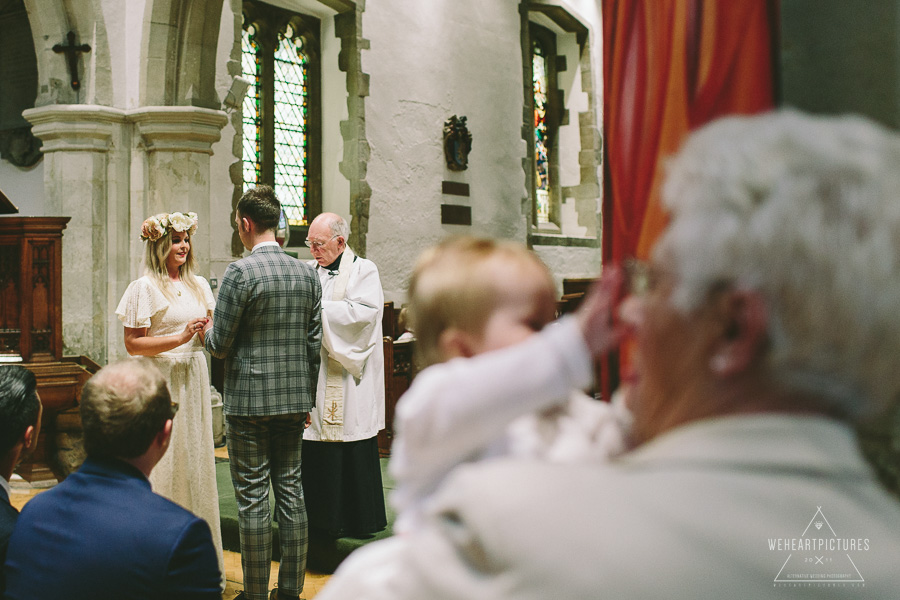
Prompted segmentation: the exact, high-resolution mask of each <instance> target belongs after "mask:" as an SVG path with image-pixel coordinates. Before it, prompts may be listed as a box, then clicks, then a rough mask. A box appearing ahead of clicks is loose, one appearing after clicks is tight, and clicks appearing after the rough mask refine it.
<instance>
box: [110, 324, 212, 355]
mask: <svg viewBox="0 0 900 600" xmlns="http://www.w3.org/2000/svg"><path fill="white" fill-rule="evenodd" d="M207 321H209V317H197V318H196V319H191V320H190V321H188V322H187V324H186V325H185V326H184V331H182V332H181V333H175V334H172V335H164V336H152V335H147V328H146V327H126V328H125V350H127V351H128V354H130V355H132V356H156V355H157V354H159V353H160V352H166V351H167V350H172V349H173V348H177V347H178V346H181V345H182V344H186V343H188V342H190V341H191V339H192V338H193V337H194V335H195V334H197V333H199V334H200V339H201V340H202V339H203V327H204V326H205V325H206V322H207Z"/></svg>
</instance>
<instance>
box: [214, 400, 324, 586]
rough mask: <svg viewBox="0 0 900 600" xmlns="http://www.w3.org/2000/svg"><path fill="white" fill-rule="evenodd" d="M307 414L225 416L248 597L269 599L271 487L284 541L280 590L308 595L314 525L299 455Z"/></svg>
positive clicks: (242, 564) (279, 577) (282, 541)
mask: <svg viewBox="0 0 900 600" xmlns="http://www.w3.org/2000/svg"><path fill="white" fill-rule="evenodd" d="M305 421H306V413H299V414H292V415H278V416H269V417H235V416H228V417H226V422H227V424H228V432H227V438H226V439H227V441H228V458H229V461H230V463H231V482H232V484H233V485H234V496H235V499H236V500H237V505H238V527H239V529H240V534H241V567H242V568H243V571H244V593H245V594H246V596H247V598H249V599H250V600H267V598H268V593H269V589H268V587H269V573H270V569H271V562H272V522H271V517H270V509H269V482H270V480H271V483H272V488H273V491H274V492H275V514H276V518H277V519H278V531H279V537H280V542H281V564H280V567H279V569H278V588H279V589H280V590H283V593H284V594H285V595H288V596H292V595H293V596H296V595H298V594H300V592H302V591H303V581H304V579H305V576H306V554H307V551H308V547H309V526H308V523H307V519H306V505H305V503H304V501H303V484H302V483H301V479H300V462H301V461H300V450H301V447H302V445H301V442H302V438H303V425H304V423H305Z"/></svg>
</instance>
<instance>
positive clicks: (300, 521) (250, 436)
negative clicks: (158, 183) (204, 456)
mask: <svg viewBox="0 0 900 600" xmlns="http://www.w3.org/2000/svg"><path fill="white" fill-rule="evenodd" d="M280 215H281V204H280V203H279V202H278V200H277V198H276V197H275V192H274V191H273V190H272V188H270V187H269V186H265V185H260V186H257V187H255V188H252V189H250V190H247V192H245V193H244V195H243V196H242V197H241V199H240V201H238V205H237V211H236V215H235V223H236V224H237V228H238V234H239V235H240V237H241V242H243V244H244V247H245V248H247V249H248V250H250V251H251V253H250V256H247V257H246V258H242V259H240V260H238V261H236V262H234V263H232V264H230V265H229V266H228V268H227V269H226V270H225V275H223V277H222V287H221V289H220V290H219V296H218V299H217V302H216V310H215V313H214V314H213V319H212V321H211V323H208V324H207V326H206V329H205V343H206V349H207V350H209V353H210V354H212V355H213V356H215V357H217V358H222V359H225V390H224V392H225V393H224V396H225V417H226V423H227V425H228V429H227V439H228V458H229V460H230V462H231V480H232V483H233V484H234V495H235V498H236V499H237V503H238V525H239V528H240V535H241V564H242V566H243V571H244V591H243V592H241V594H239V595H238V596H237V598H238V599H241V598H246V599H249V600H266V594H267V592H268V583H269V569H270V565H271V559H272V524H271V521H270V516H269V481H270V478H271V483H272V487H273V489H274V492H275V513H276V516H277V519H278V528H279V533H280V538H281V565H280V567H279V570H278V589H277V590H273V592H272V595H271V598H272V599H277V600H286V599H288V598H291V599H294V598H298V596H299V594H300V592H301V591H302V590H303V580H304V576H305V572H306V552H307V546H308V526H307V518H306V507H305V505H304V502H303V488H302V485H301V482H300V481H301V480H300V449H301V438H302V437H303V428H304V424H305V423H306V418H307V414H308V413H309V411H310V409H311V408H312V406H313V403H314V401H315V393H316V379H317V377H318V372H319V349H320V347H321V342H322V326H321V318H320V316H319V313H320V310H321V297H322V290H321V287H320V284H319V278H318V277H317V276H316V273H315V271H314V270H313V269H312V267H310V266H308V265H306V264H304V263H302V262H300V261H299V260H297V259H295V258H291V257H290V256H288V255H287V254H285V253H284V252H283V251H282V249H281V248H280V247H279V245H278V242H276V241H275V228H276V227H277V226H278V219H279V217H280ZM304 366H305V368H303V367H304Z"/></svg>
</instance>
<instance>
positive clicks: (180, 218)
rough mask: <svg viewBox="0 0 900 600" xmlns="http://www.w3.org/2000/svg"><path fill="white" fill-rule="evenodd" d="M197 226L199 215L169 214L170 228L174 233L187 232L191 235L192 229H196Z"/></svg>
mask: <svg viewBox="0 0 900 600" xmlns="http://www.w3.org/2000/svg"><path fill="white" fill-rule="evenodd" d="M196 226H197V215H196V214H194V213H188V214H184V213H180V212H175V213H171V214H169V227H170V228H171V229H172V231H180V232H184V231H187V232H188V233H191V229H195V228H196Z"/></svg>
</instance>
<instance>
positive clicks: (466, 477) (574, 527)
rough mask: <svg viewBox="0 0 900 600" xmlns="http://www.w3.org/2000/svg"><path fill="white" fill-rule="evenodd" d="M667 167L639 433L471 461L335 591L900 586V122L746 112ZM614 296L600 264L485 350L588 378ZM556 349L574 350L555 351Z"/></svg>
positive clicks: (641, 333)
mask: <svg viewBox="0 0 900 600" xmlns="http://www.w3.org/2000/svg"><path fill="white" fill-rule="evenodd" d="M669 166H670V168H669V172H668V178H667V182H666V185H665V187H664V192H663V197H664V199H665V201H666V204H667V207H668V209H669V210H670V211H671V221H670V223H669V226H668V228H667V229H666V231H665V233H664V234H663V236H662V238H661V239H660V241H659V243H658V244H657V246H656V248H655V250H654V253H653V262H652V264H651V265H650V266H649V270H648V271H646V272H645V274H646V275H647V276H646V277H644V278H642V280H643V282H644V284H645V285H641V286H635V287H634V288H633V289H634V291H638V290H643V293H642V294H641V295H640V296H638V295H633V296H631V297H630V298H629V299H628V300H626V303H627V305H626V306H623V307H622V310H621V311H620V313H621V314H622V315H623V316H625V315H627V319H628V325H629V326H630V328H631V329H630V333H631V334H632V335H633V336H634V345H635V357H634V374H633V375H631V376H630V377H629V380H630V382H631V391H630V393H629V394H628V396H627V398H626V401H627V403H628V405H629V408H630V409H631V411H632V413H633V419H634V420H633V424H632V441H633V442H635V443H636V447H634V449H632V450H630V451H628V452H625V453H624V454H622V455H621V456H620V457H619V458H617V459H615V460H613V461H611V462H603V461H585V462H583V463H580V464H565V465H559V464H553V463H550V462H547V461H544V460H539V459H498V460H495V461H492V462H484V463H480V464H475V465H471V466H463V467H460V468H459V469H457V470H456V472H455V473H454V474H453V475H451V476H450V477H448V479H447V481H446V482H445V483H444V484H443V485H442V487H441V489H440V490H439V491H438V492H437V495H436V497H435V498H434V501H433V502H432V503H431V504H429V507H428V512H427V513H426V514H425V515H424V517H423V520H422V521H421V525H420V526H419V527H418V528H417V529H415V530H412V531H410V532H408V533H407V534H405V535H402V536H398V537H396V538H393V539H389V540H385V541H383V542H377V543H375V544H370V545H369V546H366V547H365V548H363V549H361V550H360V551H358V552H357V553H354V554H353V555H352V556H351V557H350V558H349V559H348V560H347V561H346V562H345V563H344V564H343V565H342V566H341V567H340V569H338V571H337V573H336V574H335V575H334V576H333V577H332V579H331V581H330V582H329V584H328V586H326V587H325V589H324V590H323V591H322V592H321V593H320V595H319V596H317V600H334V599H336V598H353V599H354V600H358V599H365V598H392V599H410V600H411V599H422V598H428V599H429V600H444V599H450V598H460V599H463V598H465V599H471V598H482V599H507V598H509V599H513V598H515V599H516V600H545V599H546V598H563V599H565V598H573V599H575V598H578V599H581V598H666V599H673V598H685V599H687V598H691V599H696V598H730V597H739V598H742V599H763V598H781V599H784V598H809V599H812V598H837V597H841V598H847V597H856V596H857V595H859V597H866V598H894V597H896V596H897V583H898V575H897V567H896V557H897V556H900V505H898V504H897V502H896V500H895V499H894V498H892V497H891V496H889V495H888V494H887V493H886V491H885V490H884V489H883V488H882V487H881V486H880V485H879V483H878V482H877V481H876V480H875V478H874V477H873V475H872V472H871V469H870V468H869V467H868V465H867V464H866V462H865V461H864V459H863V458H862V456H861V455H860V452H859V449H858V447H857V443H856V439H855V436H854V431H853V428H852V426H851V423H852V422H853V420H854V419H857V418H859V417H860V416H862V415H865V414H872V413H876V412H877V411H879V410H880V409H882V408H883V407H884V406H886V405H887V404H888V403H890V402H893V401H896V398H898V397H900V369H898V368H897V364H896V363H897V357H898V356H900V319H898V318H897V315H898V314H900V260H898V259H897V257H898V256H900V203H898V202H897V199H896V196H897V190H900V137H898V136H897V134H895V133H892V132H889V131H887V130H885V129H883V128H881V127H879V126H877V125H875V124H873V123H871V122H868V121H866V120H863V119H860V118H847V117H844V118H813V117H807V116H803V115H801V114H799V113H795V112H782V113H774V114H769V115H763V116H758V117H739V118H729V119H724V120H722V121H721V122H717V123H714V124H711V125H709V126H707V127H705V128H703V129H701V130H699V131H698V132H696V133H694V134H693V135H692V137H691V138H690V139H689V140H688V142H687V143H686V145H685V146H684V148H683V149H682V150H681V151H680V152H679V154H678V155H677V156H676V157H675V158H674V160H673V161H672V162H671V163H670V165H669ZM604 279H607V278H606V277H604ZM615 297H616V294H615V286H610V285H609V284H608V282H607V285H602V283H601V286H600V287H598V288H596V289H595V290H594V291H593V292H592V293H591V294H589V295H588V297H587V298H586V299H585V301H584V303H583V305H582V307H581V308H580V309H579V311H578V312H577V313H576V315H575V317H574V318H570V319H564V320H563V322H561V323H560V324H559V325H557V326H556V327H548V328H547V329H546V330H545V331H544V332H541V333H539V334H537V335H535V336H532V337H531V338H530V339H529V340H528V341H526V342H524V343H523V344H521V345H519V346H516V347H512V348H509V349H505V350H498V351H496V352H491V353H486V354H484V355H483V356H481V357H476V358H473V359H470V360H469V363H470V364H471V365H472V367H471V368H472V369H482V370H489V369H487V367H490V368H491V369H493V376H494V377H495V378H496V379H497V380H502V381H503V382H504V383H505V384H506V385H507V386H509V387H510V388H512V390H511V391H509V393H510V394H511V395H514V394H515V393H516V391H520V392H521V393H522V394H523V395H524V394H525V393H526V392H527V391H528V388H529V386H535V385H537V384H538V383H540V382H538V381H535V378H536V377H537V378H539V379H541V378H546V379H548V380H556V379H560V380H565V379H567V378H575V379H577V378H579V377H584V376H585V374H586V373H587V372H588V371H589V370H590V368H591V367H590V364H589V361H587V360H584V357H585V356H586V355H587V356H591V357H593V358H596V357H598V356H600V355H602V354H603V353H604V352H605V351H607V350H608V349H609V347H610V345H611V344H610V340H611V339H615V337H616V336H615V335H614V332H615V329H614V325H613V319H612V313H611V306H612V304H613V303H612V299H613V298H615ZM545 347H552V348H555V349H556V352H557V353H558V354H559V356H558V357H557V358H556V360H558V361H562V362H563V363H564V365H565V368H560V369H553V370H546V369H543V362H542V361H544V360H546V352H543V351H541V349H542V348H545ZM460 379H461V380H465V379H466V374H465V373H460ZM402 402H403V400H402V399H401V403H402ZM406 425H407V428H412V427H413V426H414V423H413V421H412V420H409V421H408V422H407V423H406ZM846 588H860V589H846Z"/></svg>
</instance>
